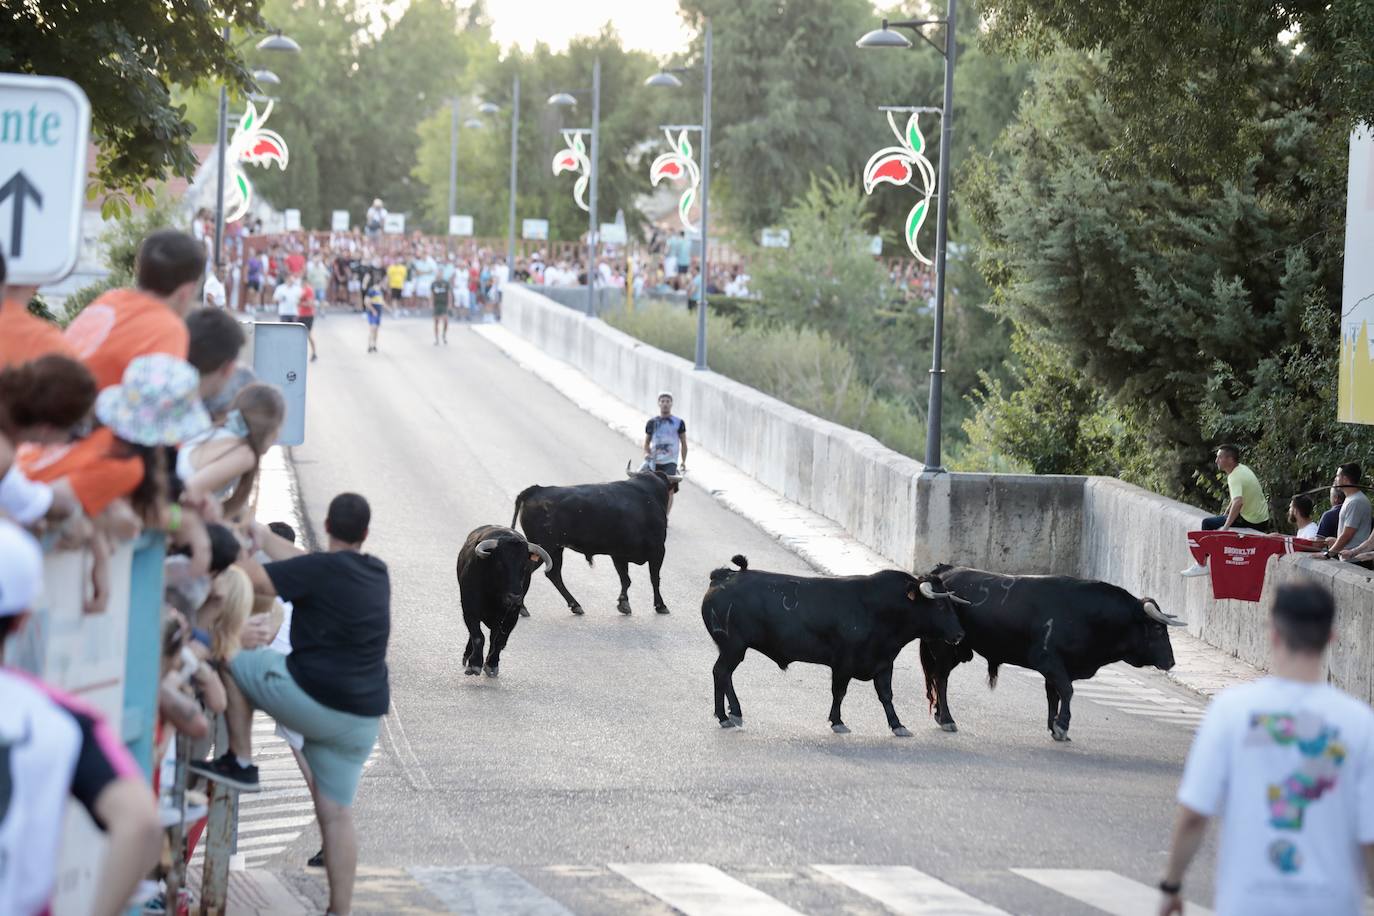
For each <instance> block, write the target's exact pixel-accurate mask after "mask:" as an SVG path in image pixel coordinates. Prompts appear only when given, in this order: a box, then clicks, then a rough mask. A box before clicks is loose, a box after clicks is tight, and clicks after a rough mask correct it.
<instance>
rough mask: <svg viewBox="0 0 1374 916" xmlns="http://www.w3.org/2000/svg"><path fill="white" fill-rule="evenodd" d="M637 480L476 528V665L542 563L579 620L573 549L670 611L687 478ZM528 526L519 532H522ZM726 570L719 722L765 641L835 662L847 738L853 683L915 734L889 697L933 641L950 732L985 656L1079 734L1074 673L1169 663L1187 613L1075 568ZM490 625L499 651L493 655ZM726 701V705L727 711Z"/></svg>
mask: <svg viewBox="0 0 1374 916" xmlns="http://www.w3.org/2000/svg"><path fill="white" fill-rule="evenodd" d="M627 478H628V479H626V480H621V481H615V482H612V483H602V484H584V485H580V486H569V487H541V486H533V487H529V488H527V489H525V490H524V491H523V492H521V493H520V495H519V496H517V497H516V500H515V515H514V517H513V518H512V519H511V524H510V527H502V526H495V525H487V526H483V527H481V528H478V529H476V530H475V531H473V532H472V533H471V534H470V535H468V538H467V541H466V542H465V543H464V545H463V547H462V549H461V550H460V551H459V553H458V588H459V594H460V597H461V600H462V606H463V620H464V622H465V623H466V625H467V629H468V634H469V638H468V643H467V647H466V648H465V649H464V652H463V665H464V668H465V671H466V673H467V674H471V675H475V674H478V673H479V671H480V672H484V673H485V674H486V675H488V676H489V677H496V676H497V673H498V671H499V666H500V661H501V650H502V649H503V648H504V647H505V645H506V641H507V639H509V637H510V634H511V631H512V630H513V629H514V628H515V624H516V622H517V621H518V620H519V618H520V617H521V616H528V611H526V610H525V595H526V593H527V592H528V591H529V587H530V579H531V577H532V576H533V574H534V571H535V570H536V569H538V568H539V567H540V566H541V565H542V566H545V567H546V571H545V574H546V575H547V576H548V578H549V581H550V582H552V583H553V585H554V587H555V588H557V589H558V592H559V594H561V595H562V596H563V599H564V600H565V601H567V603H568V607H569V609H570V610H571V611H572V612H573V613H574V614H581V613H582V606H581V605H580V604H578V602H577V599H576V598H574V597H573V596H572V594H571V593H570V592H569V591H568V588H567V586H566V585H565V584H564V583H563V576H562V568H563V551H564V550H571V551H573V552H574V553H578V554H582V555H583V556H585V557H586V559H587V562H588V563H589V564H590V563H591V562H592V558H593V557H595V556H598V555H602V556H609V557H610V558H611V562H612V563H613V564H614V565H615V569H616V573H617V574H618V575H619V577H620V598H619V600H618V602H617V605H616V606H617V609H618V610H619V611H620V612H621V613H622V614H629V613H630V599H629V588H630V573H629V565H630V564H632V563H633V564H635V565H644V564H647V565H648V567H649V581H650V583H651V584H652V586H653V595H654V609H655V610H656V611H657V612H658V613H660V614H666V613H668V608H667V606H666V605H665V604H664V601H663V596H662V594H661V592H660V591H659V572H660V570H661V569H662V566H663V557H664V550H665V543H666V540H667V533H668V506H669V503H670V500H671V497H672V494H673V493H674V492H675V491H676V490H677V488H678V480H677V479H674V478H669V477H667V476H665V475H663V474H661V473H657V472H649V471H640V472H635V473H627ZM517 524H518V525H519V527H520V531H523V534H521V533H520V531H517V530H516V525H517ZM732 562H733V563H734V565H735V567H736V568H735V569H729V568H723V569H717V570H715V571H714V572H712V573H711V581H710V585H709V587H708V588H707V590H706V595H705V597H704V598H703V599H702V603H701V619H702V622H703V623H704V624H705V626H706V630H707V632H708V633H709V634H710V636H711V639H712V640H713V641H714V642H715V644H716V647H717V650H718V652H719V655H718V657H717V659H716V662H715V665H714V667H713V669H712V674H713V676H714V681H715V715H716V719H717V720H718V721H719V722H720V725H721V727H722V728H737V727H740V726H742V725H743V724H744V713H743V710H742V709H741V707H740V702H739V697H738V696H737V695H736V694H735V687H734V682H733V677H732V676H733V674H734V670H735V668H736V667H738V666H739V664H740V662H741V661H743V659H744V655H745V653H746V652H747V651H748V650H750V649H753V650H755V651H757V652H760V653H762V654H763V655H765V656H767V657H768V658H770V659H772V660H773V661H774V662H776V663H777V665H778V666H779V667H781V668H783V669H786V668H787V666H788V665H789V664H791V663H792V662H809V663H812V664H817V665H825V666H827V667H828V668H830V671H831V693H832V702H831V706H830V727H831V728H832V729H833V730H834V731H835V732H836V733H839V734H844V733H847V732H848V731H849V728H848V727H847V726H846V725H845V724H844V720H843V718H842V717H841V715H840V706H841V704H842V703H843V701H844V696H845V692H846V690H847V689H848V687H849V682H850V681H851V680H854V679H858V680H861V681H869V680H871V681H872V682H873V686H874V689H875V690H876V691H877V694H878V700H879V702H881V703H882V706H883V712H884V713H886V715H887V724H888V726H889V727H890V728H891V729H892V733H893V734H894V735H897V736H898V737H909V736H910V735H911V732H910V731H909V730H908V729H907V728H906V727H905V726H904V725H903V724H902V722H901V720H900V719H899V718H898V716H897V711H896V709H895V708H894V707H893V704H892V666H893V663H894V662H895V661H896V658H897V656H898V654H900V653H901V651H902V649H903V648H905V647H906V646H907V645H908V644H909V643H911V642H912V641H913V640H916V639H919V640H921V646H920V657H921V668H922V670H923V672H924V674H925V682H926V698H927V700H928V702H929V704H930V709H931V712H932V713H933V714H934V716H935V720H936V722H937V723H939V725H940V727H941V728H943V729H945V730H946V731H955V730H956V726H955V723H954V717H953V715H952V714H951V713H950V707H949V696H948V684H949V675H950V672H951V671H953V670H954V668H955V667H957V666H958V665H959V664H961V663H963V662H967V661H972V660H973V656H974V654H975V653H976V654H978V655H981V656H982V657H983V659H984V660H985V661H986V662H987V666H988V684H989V686H995V685H996V682H997V670H998V668H999V667H1000V666H1001V665H1019V666H1022V667H1025V668H1029V669H1032V670H1034V671H1037V672H1039V673H1040V674H1041V675H1042V676H1043V677H1044V679H1045V698H1046V701H1047V705H1048V715H1047V719H1046V725H1047V727H1048V728H1049V731H1050V734H1051V735H1052V736H1053V737H1054V739H1055V740H1056V741H1067V740H1069V738H1068V730H1069V718H1070V713H1069V704H1070V701H1071V700H1072V698H1073V682H1074V681H1078V680H1083V679H1085V678H1090V677H1092V676H1093V675H1094V674H1096V673H1097V671H1098V669H1099V668H1101V667H1103V666H1104V665H1109V664H1112V663H1113V662H1118V661H1125V662H1127V663H1128V664H1131V665H1134V666H1136V667H1145V666H1151V665H1152V666H1154V667H1157V668H1162V669H1164V670H1166V671H1167V670H1168V669H1169V668H1172V667H1173V664H1174V653H1173V647H1172V646H1171V645H1170V642H1169V630H1168V628H1169V627H1176V626H1184V623H1183V621H1180V620H1178V619H1177V618H1175V617H1174V616H1173V615H1171V614H1168V613H1165V612H1164V611H1163V610H1162V609H1161V608H1160V607H1159V605H1158V604H1157V603H1156V602H1155V601H1154V600H1153V599H1151V598H1144V599H1141V598H1136V597H1135V596H1133V595H1131V594H1130V593H1129V592H1127V591H1126V590H1124V589H1121V588H1118V587H1116V586H1114V585H1109V584H1107V583H1105V582H1096V581H1088V580H1083V579H1074V578H1071V577H1067V576H1007V575H1001V574H998V573H990V572H983V571H982V570H977V569H969V568H965V567H952V566H945V565H940V566H937V567H936V568H935V569H933V570H932V571H931V572H929V573H928V574H926V575H922V576H915V575H912V574H910V573H907V572H904V571H901V570H895V569H892V570H883V571H881V572H877V573H873V574H872V575H868V576H814V577H810V576H795V575H785V574H781V573H769V572H762V571H758V570H752V569H750V568H749V564H748V560H747V559H746V558H745V557H742V556H735V557H734V558H733V559H732ZM483 626H485V627H486V628H487V629H488V630H489V631H490V633H491V646H490V648H487V649H486V655H485V659H484V657H483V650H484V648H485V643H486V638H485V636H484V635H483V633H482V627H483ZM727 704H728V708H727Z"/></svg>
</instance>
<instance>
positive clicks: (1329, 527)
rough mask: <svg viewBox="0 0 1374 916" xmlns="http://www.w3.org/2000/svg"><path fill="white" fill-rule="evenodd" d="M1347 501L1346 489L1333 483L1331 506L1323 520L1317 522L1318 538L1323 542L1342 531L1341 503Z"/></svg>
mask: <svg viewBox="0 0 1374 916" xmlns="http://www.w3.org/2000/svg"><path fill="white" fill-rule="evenodd" d="M1344 502H1345V491H1344V490H1342V489H1341V488H1340V487H1339V486H1337V485H1336V482H1335V481H1332V483H1331V508H1330V509H1327V510H1326V511H1325V512H1323V513H1322V517H1321V521H1319V522H1317V538H1319V539H1320V540H1322V541H1323V542H1326V541H1329V540H1331V539H1333V538H1335V536H1336V534H1337V532H1338V531H1340V527H1339V524H1340V518H1341V504H1342V503H1344Z"/></svg>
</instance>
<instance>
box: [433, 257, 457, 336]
mask: <svg viewBox="0 0 1374 916" xmlns="http://www.w3.org/2000/svg"><path fill="white" fill-rule="evenodd" d="M429 294H430V295H431V296H432V297H433V298H434V346H436V347H437V346H439V326H440V324H441V323H442V324H443V334H444V337H443V340H444V343H448V307H449V303H450V301H451V300H452V299H453V285H452V284H451V283H449V281H448V280H446V279H444V275H443V274H439V276H438V277H437V278H436V279H435V280H434V282H433V283H431V284H430V286H429Z"/></svg>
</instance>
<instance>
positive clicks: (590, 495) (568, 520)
mask: <svg viewBox="0 0 1374 916" xmlns="http://www.w3.org/2000/svg"><path fill="white" fill-rule="evenodd" d="M625 473H626V476H627V479H626V480H617V481H614V482H612V483H588V484H580V485H578V486H572V487H540V486H533V487H526V488H525V490H523V491H522V492H521V493H520V495H519V496H517V497H516V498H515V515H514V517H513V518H512V519H511V527H512V528H514V527H515V524H516V522H517V521H518V522H519V523H520V527H521V529H523V530H524V532H525V537H527V538H529V540H530V543H531V544H538V545H539V546H540V547H543V548H544V549H545V550H546V551H548V554H549V557H550V560H549V568H548V570H547V571H546V573H545V574H546V575H547V576H548V577H549V581H550V582H552V583H553V585H554V588H556V589H558V593H559V594H560V595H562V596H563V600H565V601H567V602H568V609H569V610H570V611H572V612H573V613H574V614H581V613H582V605H581V604H579V603H578V601H577V599H576V598H574V597H573V596H572V593H571V592H569V591H568V587H567V586H566V585H564V584H563V550H564V549H565V548H566V549H568V550H571V551H573V552H574V553H580V554H582V555H583V556H585V557H586V558H587V565H589V566H590V565H591V562H592V557H595V556H597V555H605V556H609V557H610V558H611V562H612V563H614V564H615V571H616V573H617V575H619V576H620V598H619V600H618V601H617V602H616V610H618V611H620V613H622V614H628V613H630V594H629V593H630V564H631V563H634V564H635V565H636V566H638V565H642V564H645V563H647V564H649V583H650V585H652V586H653V589H654V610H655V611H657V612H658V613H660V614H666V613H668V605H666V604H664V603H663V595H662V593H661V592H660V591H659V587H658V574H659V570H660V569H662V567H663V554H664V542H665V541H666V540H667V538H668V497H669V495H670V494H671V493H675V492H677V489H678V485H679V482H680V480H681V478H674V477H669V476H668V475H667V474H663V473H661V472H658V471H636V472H631V471H630V470H629V467H628V466H626V470H625Z"/></svg>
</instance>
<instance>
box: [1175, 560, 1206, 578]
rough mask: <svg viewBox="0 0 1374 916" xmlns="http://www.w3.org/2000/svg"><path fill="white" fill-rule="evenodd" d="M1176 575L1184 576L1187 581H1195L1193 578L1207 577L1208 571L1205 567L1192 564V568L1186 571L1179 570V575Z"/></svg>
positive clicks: (1199, 564)
mask: <svg viewBox="0 0 1374 916" xmlns="http://www.w3.org/2000/svg"><path fill="white" fill-rule="evenodd" d="M1178 574H1179V575H1180V576H1184V577H1185V578H1188V579H1195V578H1197V577H1198V576H1205V575H1207V574H1208V569H1207V567H1206V566H1203V565H1202V564H1201V563H1194V564H1193V565H1192V566H1189V567H1188V568H1187V569H1183V570H1179V573H1178Z"/></svg>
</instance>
